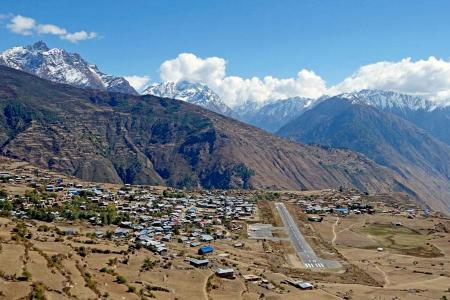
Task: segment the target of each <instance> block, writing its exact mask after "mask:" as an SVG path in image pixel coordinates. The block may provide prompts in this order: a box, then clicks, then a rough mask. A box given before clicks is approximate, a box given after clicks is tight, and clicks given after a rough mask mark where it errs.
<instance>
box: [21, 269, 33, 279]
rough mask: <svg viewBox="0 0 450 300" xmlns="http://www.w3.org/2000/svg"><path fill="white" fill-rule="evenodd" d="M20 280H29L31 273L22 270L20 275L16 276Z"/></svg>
mask: <svg viewBox="0 0 450 300" xmlns="http://www.w3.org/2000/svg"><path fill="white" fill-rule="evenodd" d="M18 279H19V280H20V281H30V280H31V273H30V272H28V271H27V270H24V271H23V272H22V275H20V277H19V278H18Z"/></svg>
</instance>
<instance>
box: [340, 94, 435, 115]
mask: <svg viewBox="0 0 450 300" xmlns="http://www.w3.org/2000/svg"><path fill="white" fill-rule="evenodd" d="M337 97H339V98H343V99H348V100H351V101H352V103H358V104H366V105H370V106H374V107H376V108H379V109H382V110H385V111H408V110H410V111H417V110H424V111H432V110H434V109H436V108H438V107H440V106H439V105H438V104H436V103H434V102H432V101H430V100H427V99H426V98H424V97H420V96H412V95H406V94H400V93H396V92H391V91H383V90H361V91H358V92H352V93H346V94H341V95H338V96H337Z"/></svg>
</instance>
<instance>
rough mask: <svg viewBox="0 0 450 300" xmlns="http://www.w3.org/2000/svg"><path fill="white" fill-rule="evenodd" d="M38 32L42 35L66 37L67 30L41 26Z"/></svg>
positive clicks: (45, 25)
mask: <svg viewBox="0 0 450 300" xmlns="http://www.w3.org/2000/svg"><path fill="white" fill-rule="evenodd" d="M37 32H38V33H41V34H54V35H65V34H67V30H65V29H64V28H61V27H58V26H56V25H53V24H41V25H38V26H37Z"/></svg>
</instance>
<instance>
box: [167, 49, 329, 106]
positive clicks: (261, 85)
mask: <svg viewBox="0 0 450 300" xmlns="http://www.w3.org/2000/svg"><path fill="white" fill-rule="evenodd" d="M160 77H161V80H163V81H175V82H177V81H181V80H189V81H194V82H201V83H204V84H206V85H208V86H209V87H210V88H211V89H212V90H214V91H215V92H216V93H217V94H218V95H219V96H220V97H221V98H222V99H223V100H224V101H225V103H227V104H228V105H230V106H236V105H239V104H242V103H243V102H245V101H246V100H252V101H257V102H264V101H267V100H270V99H281V98H288V97H293V96H303V97H319V96H321V95H322V94H323V93H324V92H325V91H326V85H325V82H324V81H323V80H322V79H321V78H320V77H319V76H317V75H316V74H315V73H314V72H313V71H309V70H301V71H300V72H298V74H297V76H296V77H293V78H276V77H273V76H266V77H264V78H259V77H252V78H241V77H238V76H226V61H225V60H224V59H223V58H219V57H208V58H200V57H197V56H196V55H194V54H192V53H181V54H180V55H178V56H177V58H175V59H172V60H167V61H165V62H164V63H163V64H162V65H161V67H160Z"/></svg>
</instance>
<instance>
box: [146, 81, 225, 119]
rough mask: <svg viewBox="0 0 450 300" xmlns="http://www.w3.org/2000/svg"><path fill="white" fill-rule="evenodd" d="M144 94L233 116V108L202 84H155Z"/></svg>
mask: <svg viewBox="0 0 450 300" xmlns="http://www.w3.org/2000/svg"><path fill="white" fill-rule="evenodd" d="M142 94H148V95H154V96H157V97H163V98H171V99H178V100H183V101H186V102H189V103H192V104H196V105H200V106H203V107H205V108H207V109H209V110H212V111H215V112H217V113H220V114H223V115H226V116H231V115H233V111H232V110H231V108H230V107H228V106H227V105H226V104H225V103H224V102H223V101H222V99H221V98H220V97H219V95H217V94H216V93H215V92H213V91H212V90H211V89H210V88H209V87H208V86H206V85H204V84H201V83H196V82H190V81H179V82H170V81H168V82H162V83H154V84H152V85H150V86H149V87H147V88H146V89H145V90H144V91H143V92H142Z"/></svg>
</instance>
